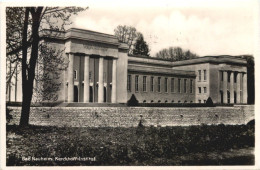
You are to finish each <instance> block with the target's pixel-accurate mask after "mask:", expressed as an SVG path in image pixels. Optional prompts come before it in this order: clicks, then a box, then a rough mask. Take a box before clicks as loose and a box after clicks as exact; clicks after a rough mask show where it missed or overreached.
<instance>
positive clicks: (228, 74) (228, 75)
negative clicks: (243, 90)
mask: <svg viewBox="0 0 260 170" xmlns="http://www.w3.org/2000/svg"><path fill="white" fill-rule="evenodd" d="M230 75H231V74H230V72H228V73H227V77H228V82H229V83H230Z"/></svg>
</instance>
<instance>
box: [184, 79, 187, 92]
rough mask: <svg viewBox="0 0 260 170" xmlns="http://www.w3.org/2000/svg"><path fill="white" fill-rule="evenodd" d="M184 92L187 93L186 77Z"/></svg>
mask: <svg viewBox="0 0 260 170" xmlns="http://www.w3.org/2000/svg"><path fill="white" fill-rule="evenodd" d="M184 93H187V79H184Z"/></svg>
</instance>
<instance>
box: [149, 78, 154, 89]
mask: <svg viewBox="0 0 260 170" xmlns="http://www.w3.org/2000/svg"><path fill="white" fill-rule="evenodd" d="M150 84H151V89H150V90H151V91H154V77H151V82H150Z"/></svg>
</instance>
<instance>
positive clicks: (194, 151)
mask: <svg viewBox="0 0 260 170" xmlns="http://www.w3.org/2000/svg"><path fill="white" fill-rule="evenodd" d="M254 133H255V131H254V124H253V123H252V124H249V125H235V126H231V125H229V126H227V125H211V126H207V125H201V126H188V127H132V128H122V127H118V128H71V127H70V128H68V127H64V128H58V127H43V126H31V127H29V128H25V129H20V128H19V127H18V126H9V125H8V126H7V141H6V145H7V166H21V165H49V166H55V165H59V166H62V165H66V166H68V165H131V166H135V165H138V166H139V165H173V166H175V165H253V164H254V153H253V152H254V145H255V142H254V141H255V140H254V138H255V137H254Z"/></svg>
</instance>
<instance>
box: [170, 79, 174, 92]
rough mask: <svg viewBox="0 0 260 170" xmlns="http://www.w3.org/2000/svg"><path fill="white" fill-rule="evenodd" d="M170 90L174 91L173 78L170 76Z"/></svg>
mask: <svg viewBox="0 0 260 170" xmlns="http://www.w3.org/2000/svg"><path fill="white" fill-rule="evenodd" d="M171 92H174V78H171Z"/></svg>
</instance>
